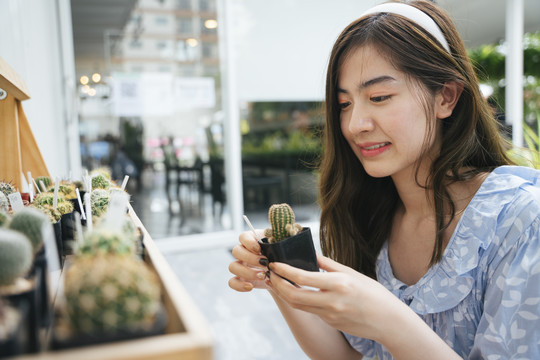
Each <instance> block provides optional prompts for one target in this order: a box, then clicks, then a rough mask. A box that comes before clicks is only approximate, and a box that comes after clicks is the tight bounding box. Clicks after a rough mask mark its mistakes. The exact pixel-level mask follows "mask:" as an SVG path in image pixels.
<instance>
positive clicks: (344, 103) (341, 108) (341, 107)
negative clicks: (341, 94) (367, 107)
mask: <svg viewBox="0 0 540 360" xmlns="http://www.w3.org/2000/svg"><path fill="white" fill-rule="evenodd" d="M350 104H351V103H350V102H346V101H344V102H341V103H339V108H340V110H345V109H346V108H347V107H348V106H349V105H350Z"/></svg>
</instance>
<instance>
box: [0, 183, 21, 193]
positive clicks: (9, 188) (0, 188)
mask: <svg viewBox="0 0 540 360" xmlns="http://www.w3.org/2000/svg"><path fill="white" fill-rule="evenodd" d="M16 191H17V190H16V189H15V186H13V185H12V184H11V183H9V182H5V181H2V182H0V192H2V193H4V195H5V196H6V197H7V196H8V195H9V194H13V193H14V192H16Z"/></svg>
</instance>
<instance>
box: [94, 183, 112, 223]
mask: <svg viewBox="0 0 540 360" xmlns="http://www.w3.org/2000/svg"><path fill="white" fill-rule="evenodd" d="M110 200H111V194H110V192H109V191H107V190H105V189H95V190H92V193H91V194H90V204H91V207H92V215H93V216H97V217H100V216H102V215H104V214H105V212H106V211H107V208H108V206H109V202H110Z"/></svg>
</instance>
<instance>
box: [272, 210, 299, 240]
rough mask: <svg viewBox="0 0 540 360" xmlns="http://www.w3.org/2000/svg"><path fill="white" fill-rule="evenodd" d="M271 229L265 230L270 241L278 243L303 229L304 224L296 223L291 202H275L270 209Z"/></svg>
mask: <svg viewBox="0 0 540 360" xmlns="http://www.w3.org/2000/svg"><path fill="white" fill-rule="evenodd" d="M268 221H269V222H270V226H271V228H270V229H265V230H264V236H265V237H267V238H268V242H269V243H276V242H278V241H281V240H284V239H286V238H289V237H291V236H294V235H296V234H298V233H299V232H300V231H302V225H300V224H297V223H295V215H294V211H293V209H292V208H291V207H290V205H289V204H286V203H283V204H274V205H272V206H270V209H269V210H268Z"/></svg>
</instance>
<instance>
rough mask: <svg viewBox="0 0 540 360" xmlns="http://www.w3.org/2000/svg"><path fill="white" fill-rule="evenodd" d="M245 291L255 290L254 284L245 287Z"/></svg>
mask: <svg viewBox="0 0 540 360" xmlns="http://www.w3.org/2000/svg"><path fill="white" fill-rule="evenodd" d="M244 289H246V290H248V291H249V290H253V284H251V283H247V284H246V285H244Z"/></svg>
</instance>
